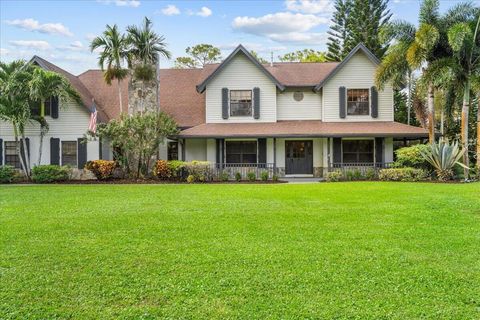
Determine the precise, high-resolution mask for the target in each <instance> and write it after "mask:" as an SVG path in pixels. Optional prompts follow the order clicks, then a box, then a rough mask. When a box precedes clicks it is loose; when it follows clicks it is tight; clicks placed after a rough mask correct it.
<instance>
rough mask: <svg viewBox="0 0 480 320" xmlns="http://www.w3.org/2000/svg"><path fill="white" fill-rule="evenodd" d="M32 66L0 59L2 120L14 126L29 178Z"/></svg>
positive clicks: (19, 151)
mask: <svg viewBox="0 0 480 320" xmlns="http://www.w3.org/2000/svg"><path fill="white" fill-rule="evenodd" d="M31 68H32V67H31V65H29V64H27V63H26V62H25V61H24V60H17V61H13V62H10V63H8V64H7V63H4V62H1V61H0V92H1V93H2V94H0V120H1V121H6V122H8V123H10V124H11V125H12V127H13V135H14V139H15V145H16V152H17V155H18V157H19V159H20V164H21V167H22V170H23V172H24V174H25V176H26V177H27V179H30V159H29V157H28V155H27V145H26V139H25V126H26V125H27V123H28V121H30V119H31V113H30V100H29V89H28V82H29V80H30V78H31V74H32V72H31V71H32V70H31ZM20 138H21V141H20ZM20 143H22V144H23V146H22V147H20ZM22 151H23V152H22Z"/></svg>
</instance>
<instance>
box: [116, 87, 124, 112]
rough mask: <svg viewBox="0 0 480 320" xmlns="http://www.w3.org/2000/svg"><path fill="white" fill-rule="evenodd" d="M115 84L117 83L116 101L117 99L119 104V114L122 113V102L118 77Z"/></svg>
mask: <svg viewBox="0 0 480 320" xmlns="http://www.w3.org/2000/svg"><path fill="white" fill-rule="evenodd" d="M117 85H118V101H119V106H120V114H122V112H123V103H122V88H121V87H120V79H117Z"/></svg>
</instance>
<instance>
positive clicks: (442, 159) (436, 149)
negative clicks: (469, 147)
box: [421, 139, 469, 181]
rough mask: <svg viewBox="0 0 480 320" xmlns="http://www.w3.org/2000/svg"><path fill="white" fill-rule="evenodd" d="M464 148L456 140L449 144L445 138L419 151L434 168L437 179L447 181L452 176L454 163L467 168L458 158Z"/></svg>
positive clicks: (460, 156)
mask: <svg viewBox="0 0 480 320" xmlns="http://www.w3.org/2000/svg"><path fill="white" fill-rule="evenodd" d="M465 151H466V150H462V149H461V148H460V147H459V145H458V143H457V142H453V143H451V144H450V142H448V140H447V139H440V140H439V141H438V142H435V143H432V144H430V145H429V146H428V148H427V149H425V150H423V151H421V153H422V156H423V157H424V158H425V160H426V161H428V162H429V163H430V164H431V165H432V166H433V167H434V168H435V173H436V175H437V178H438V180H440V181H448V180H450V179H452V178H453V173H454V172H453V169H454V167H455V166H456V165H459V166H461V167H463V168H466V169H467V170H468V169H469V168H468V167H467V166H465V165H464V164H463V163H462V162H460V159H461V158H462V157H463V154H464V153H465Z"/></svg>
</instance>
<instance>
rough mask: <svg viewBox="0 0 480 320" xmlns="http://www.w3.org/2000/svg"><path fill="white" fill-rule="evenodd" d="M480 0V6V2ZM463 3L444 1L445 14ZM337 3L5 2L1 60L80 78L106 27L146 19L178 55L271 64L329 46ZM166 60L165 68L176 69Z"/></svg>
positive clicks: (397, 4)
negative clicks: (242, 52)
mask: <svg viewBox="0 0 480 320" xmlns="http://www.w3.org/2000/svg"><path fill="white" fill-rule="evenodd" d="M477 2H478V1H477ZM457 3H458V1H453V0H450V1H441V11H442V12H443V11H445V10H447V9H448V8H449V7H451V6H453V5H455V4H457ZM389 6H390V10H391V11H392V12H393V14H394V17H395V18H398V19H405V20H408V21H411V22H416V21H417V16H418V9H419V1H416V0H391V1H390V4H389ZM331 13H332V1H330V0H311V1H309V0H287V1H284V0H278V1H253V0H251V1H234V0H230V1H153V0H92V1H87V0H82V1H80V0H76V1H73V0H70V1H40V0H37V1H33V0H32V1H23V0H0V59H1V60H4V61H10V60H13V59H18V58H23V59H30V58H31V57H32V56H33V55H34V54H36V55H39V56H41V57H43V58H45V59H47V60H49V61H51V62H53V63H55V64H57V65H59V66H61V67H62V68H65V69H66V70H68V71H70V72H72V73H74V74H79V73H81V72H83V71H85V70H87V69H92V68H98V67H97V62H96V61H97V60H96V59H97V56H96V54H95V53H90V52H89V50H88V44H89V42H90V40H91V39H92V37H94V36H96V35H99V34H100V33H101V32H102V31H103V30H104V27H105V25H106V24H115V23H116V24H118V26H119V27H120V28H121V29H123V30H124V29H125V27H126V26H127V25H131V24H139V23H140V22H141V20H142V19H143V17H144V16H147V17H149V18H151V19H152V21H153V23H154V29H155V30H156V31H157V32H158V33H159V34H163V35H164V36H165V38H166V42H167V43H168V49H169V50H170V51H171V52H172V54H173V56H174V57H177V56H182V55H184V51H185V48H186V47H188V46H192V45H195V44H198V43H210V44H214V45H216V46H218V47H220V48H221V49H222V54H223V56H226V55H228V53H229V51H230V50H231V49H232V48H233V47H235V46H236V45H237V44H239V43H242V44H244V45H245V46H246V47H247V48H249V49H252V50H255V51H257V52H258V53H259V54H260V55H261V56H263V57H264V58H268V59H269V58H270V52H272V51H273V53H274V57H277V56H278V55H280V54H283V53H285V52H289V51H292V50H298V49H303V48H313V49H318V50H323V49H325V48H326V34H325V33H326V31H327V30H328V24H329V20H330V18H331ZM172 61H173V59H172V60H171V61H166V60H165V61H162V62H161V64H162V67H168V66H171V65H172Z"/></svg>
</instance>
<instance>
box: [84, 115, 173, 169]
mask: <svg viewBox="0 0 480 320" xmlns="http://www.w3.org/2000/svg"><path fill="white" fill-rule="evenodd" d="M177 132H178V130H177V124H176V122H175V120H174V119H173V118H172V117H170V116H169V115H167V114H166V113H164V112H146V113H143V114H141V113H136V114H133V115H130V116H127V115H125V114H122V115H121V116H120V119H119V120H115V119H114V120H111V121H110V122H109V123H107V124H99V125H98V128H97V132H96V134H93V133H92V132H89V134H91V135H96V136H97V137H100V138H101V139H104V138H106V139H108V140H109V141H110V142H111V145H112V149H113V150H114V153H115V158H116V159H118V161H119V163H120V165H121V167H122V168H123V169H124V171H125V172H126V173H127V175H129V176H131V177H134V178H139V177H141V176H148V175H149V174H150V170H151V167H152V166H151V161H152V159H153V158H154V157H155V155H157V153H158V150H159V147H160V145H161V144H163V143H165V139H166V138H167V137H168V136H171V135H173V134H176V133H177Z"/></svg>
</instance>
